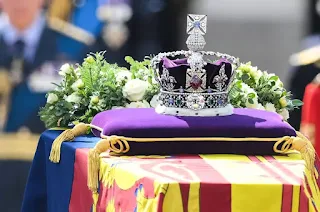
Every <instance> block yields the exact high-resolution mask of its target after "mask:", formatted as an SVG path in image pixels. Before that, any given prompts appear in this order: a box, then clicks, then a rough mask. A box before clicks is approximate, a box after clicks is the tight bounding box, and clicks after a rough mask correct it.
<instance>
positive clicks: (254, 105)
mask: <svg viewBox="0 0 320 212" xmlns="http://www.w3.org/2000/svg"><path fill="white" fill-rule="evenodd" d="M252 101H253V104H251V103H250V102H249V101H248V100H247V101H246V107H247V108H252V109H257V110H265V108H264V107H263V105H262V104H260V103H258V100H257V99H256V98H254V99H252Z"/></svg>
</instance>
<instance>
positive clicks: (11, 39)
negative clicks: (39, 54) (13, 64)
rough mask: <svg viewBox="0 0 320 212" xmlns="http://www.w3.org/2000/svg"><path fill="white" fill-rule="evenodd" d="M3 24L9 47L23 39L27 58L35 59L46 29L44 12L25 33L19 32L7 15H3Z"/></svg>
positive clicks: (3, 31)
mask: <svg viewBox="0 0 320 212" xmlns="http://www.w3.org/2000/svg"><path fill="white" fill-rule="evenodd" d="M0 19H1V21H0V22H2V24H1V25H2V26H1V34H3V39H4V41H5V43H6V44H7V45H9V46H10V45H13V44H14V43H15V42H16V41H17V40H19V39H21V40H23V41H24V42H25V45H26V50H27V51H26V52H25V56H26V57H27V58H28V59H31V58H33V56H34V54H35V50H36V49H37V46H38V44H39V41H40V37H41V34H42V31H43V29H44V27H45V21H46V19H45V16H44V14H43V13H42V12H39V14H38V15H37V17H36V18H35V20H34V21H33V23H32V24H31V25H30V26H29V27H28V28H27V29H26V30H24V31H22V32H20V31H19V30H17V29H16V28H15V27H14V26H13V25H12V24H11V23H10V21H9V18H8V17H7V15H6V14H3V15H2V17H1V18H0Z"/></svg>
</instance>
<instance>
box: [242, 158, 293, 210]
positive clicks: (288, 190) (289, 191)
mask: <svg viewBox="0 0 320 212" xmlns="http://www.w3.org/2000/svg"><path fill="white" fill-rule="evenodd" d="M248 158H249V159H250V160H252V161H253V162H255V163H256V164H257V165H258V166H260V167H261V168H262V169H263V170H265V171H267V172H268V173H269V174H270V175H271V176H274V177H275V178H276V179H278V180H280V182H281V183H282V184H283V189H282V204H281V212H291V210H292V197H293V187H292V185H290V182H288V181H287V180H286V179H285V178H283V176H281V175H279V174H278V173H277V172H275V171H274V170H272V169H271V168H270V167H268V166H267V165H266V164H265V163H263V162H262V161H260V160H259V158H257V157H256V156H248ZM265 159H266V160H267V161H268V162H269V163H270V162H272V161H273V160H272V159H274V158H269V157H265ZM270 159H271V160H270ZM273 162H274V161H273Z"/></svg>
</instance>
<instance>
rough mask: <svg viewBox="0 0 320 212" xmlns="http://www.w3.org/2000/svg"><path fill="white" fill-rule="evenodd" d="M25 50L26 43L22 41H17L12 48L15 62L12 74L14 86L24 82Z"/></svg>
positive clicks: (12, 66) (13, 61)
mask: <svg viewBox="0 0 320 212" xmlns="http://www.w3.org/2000/svg"><path fill="white" fill-rule="evenodd" d="M24 49H25V43H24V42H23V41H22V40H17V41H16V42H15V43H14V45H13V46H12V57H13V60H12V64H11V71H10V74H11V81H12V83H13V84H19V83H20V82H21V81H22V80H23V67H24Z"/></svg>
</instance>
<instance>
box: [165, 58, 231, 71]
mask: <svg viewBox="0 0 320 212" xmlns="http://www.w3.org/2000/svg"><path fill="white" fill-rule="evenodd" d="M162 62H163V66H164V67H165V68H167V69H170V68H175V67H178V66H189V64H188V62H187V59H186V58H183V59H176V60H170V59H169V58H167V57H165V58H163V59H162ZM222 63H230V62H229V61H228V60H227V59H224V58H221V59H219V60H217V61H216V62H215V63H213V64H214V65H218V66H220V65H221V64H222Z"/></svg>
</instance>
